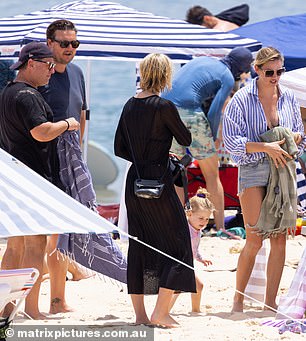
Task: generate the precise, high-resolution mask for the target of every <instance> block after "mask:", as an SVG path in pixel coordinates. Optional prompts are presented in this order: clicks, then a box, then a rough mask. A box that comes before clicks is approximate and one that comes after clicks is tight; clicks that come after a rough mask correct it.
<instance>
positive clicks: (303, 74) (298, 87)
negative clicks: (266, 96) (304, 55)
mask: <svg viewBox="0 0 306 341" xmlns="http://www.w3.org/2000/svg"><path fill="white" fill-rule="evenodd" d="M280 83H281V84H282V85H284V86H286V87H287V88H289V89H292V90H293V92H294V94H295V96H296V98H297V100H298V101H299V103H300V106H301V107H303V108H306V67H304V68H300V69H296V70H292V71H289V72H286V73H285V74H284V75H283V76H282V77H281V79H280Z"/></svg>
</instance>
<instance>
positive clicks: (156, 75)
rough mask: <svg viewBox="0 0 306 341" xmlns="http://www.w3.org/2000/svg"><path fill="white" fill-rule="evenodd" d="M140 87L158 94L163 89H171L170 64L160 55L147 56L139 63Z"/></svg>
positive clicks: (167, 58) (164, 56) (169, 61)
mask: <svg viewBox="0 0 306 341" xmlns="http://www.w3.org/2000/svg"><path fill="white" fill-rule="evenodd" d="M139 72H140V87H141V89H142V90H152V91H153V92H154V93H159V92H161V91H163V90H164V89H165V88H167V89H171V79H172V62H171V60H170V58H169V57H167V56H166V55H164V54H160V53H151V54H148V55H147V56H146V57H144V59H143V60H142V61H141V62H140V68H139Z"/></svg>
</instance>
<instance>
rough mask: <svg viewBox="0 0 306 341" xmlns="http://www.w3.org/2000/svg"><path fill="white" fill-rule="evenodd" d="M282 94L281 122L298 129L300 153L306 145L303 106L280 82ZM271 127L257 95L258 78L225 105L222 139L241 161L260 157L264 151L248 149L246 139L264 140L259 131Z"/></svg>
mask: <svg viewBox="0 0 306 341" xmlns="http://www.w3.org/2000/svg"><path fill="white" fill-rule="evenodd" d="M278 87H279V92H280V96H279V99H278V102H277V111H278V118H279V125H280V126H282V127H286V128H289V129H291V130H292V131H293V132H299V133H300V134H301V135H302V137H303V140H302V143H301V144H300V145H299V146H298V149H299V153H300V154H301V153H302V152H303V150H304V147H305V145H306V137H305V134H304V126H303V123H302V118H301V113H300V106H299V104H298V102H297V100H296V98H295V96H294V94H293V92H292V91H291V90H289V89H287V88H285V87H283V86H281V85H278ZM267 129H268V126H267V120H266V117H265V113H264V110H263V107H262V104H261V103H260V101H259V97H258V87H257V78H255V79H253V80H252V81H251V82H250V84H249V85H247V86H246V87H244V88H242V89H240V90H239V91H237V92H236V93H235V95H234V96H233V98H232V99H231V101H230V102H229V103H228V105H227V106H226V109H225V112H224V118H223V132H222V134H223V140H224V145H225V149H226V150H227V151H228V152H229V153H230V154H231V157H232V159H233V160H234V162H236V163H237V164H238V165H243V164H247V163H250V162H254V161H257V160H259V159H261V158H263V157H264V156H265V153H264V152H258V153H247V152H246V143H247V142H261V139H260V135H261V134H263V133H264V132H266V131H267Z"/></svg>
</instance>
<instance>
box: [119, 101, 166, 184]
mask: <svg viewBox="0 0 306 341" xmlns="http://www.w3.org/2000/svg"><path fill="white" fill-rule="evenodd" d="M160 101H161V99H160V98H159V101H158V104H157V106H156V108H155V111H154V116H153V119H152V124H153V123H154V122H155V119H156V113H157V110H158V108H159V104H160ZM123 122H124V126H125V130H126V134H127V138H128V141H129V145H130V150H131V154H132V158H133V163H134V165H135V169H136V174H137V176H138V178H139V179H141V176H140V173H139V170H138V167H137V164H136V158H135V154H134V151H133V147H132V143H131V139H130V134H129V131H128V128H127V124H126V121H125V118H124V119H123ZM169 165H170V161H169V160H168V164H167V167H166V170H165V172H164V174H163V175H162V177H161V178H160V181H162V180H163V178H164V177H165V175H166V173H167V170H168V168H169Z"/></svg>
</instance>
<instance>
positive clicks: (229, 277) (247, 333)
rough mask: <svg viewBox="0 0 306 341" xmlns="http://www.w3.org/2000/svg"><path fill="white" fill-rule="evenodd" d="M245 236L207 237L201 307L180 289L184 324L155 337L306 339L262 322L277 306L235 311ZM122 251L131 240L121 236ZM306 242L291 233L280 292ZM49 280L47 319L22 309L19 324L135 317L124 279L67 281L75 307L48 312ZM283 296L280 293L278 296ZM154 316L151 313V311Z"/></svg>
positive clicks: (105, 322) (110, 322) (122, 321)
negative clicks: (195, 306) (194, 305)
mask: <svg viewBox="0 0 306 341" xmlns="http://www.w3.org/2000/svg"><path fill="white" fill-rule="evenodd" d="M244 242H245V241H244V240H241V241H237V240H229V239H226V240H224V239H220V238H219V237H203V238H202V239H201V244H200V248H201V252H202V253H203V254H204V255H205V258H207V259H211V260H212V262H213V265H212V266H210V267H204V265H203V264H200V263H196V264H195V267H196V271H197V273H198V274H199V276H200V277H201V278H202V280H203V282H204V285H205V288H204V291H203V296H202V311H203V312H202V313H200V314H197V315H195V314H191V313H190V310H191V300H190V294H181V295H180V297H179V298H178V300H177V302H176V304H175V306H174V308H173V311H172V312H173V317H174V318H175V319H176V320H177V321H178V322H179V324H180V326H179V327H178V328H175V329H162V328H154V340H158V341H159V340H167V341H169V340H218V341H219V340H235V341H238V340H302V339H303V340H305V339H306V334H300V335H297V334H294V333H291V332H285V333H284V334H283V335H279V333H278V329H277V328H275V327H270V326H262V325H261V323H262V322H263V321H266V320H272V319H273V318H274V316H275V314H274V313H273V312H267V311H263V310H262V307H261V306H260V304H258V303H256V302H255V303H252V304H248V305H247V306H246V309H245V311H244V313H231V305H232V298H233V295H234V288H235V275H236V271H235V269H236V265H237V259H238V256H239V253H232V252H231V250H233V248H234V249H236V250H238V251H239V250H240V249H241V248H242V246H243V244H244ZM119 245H120V247H121V248H122V250H123V252H126V250H127V242H124V241H120V242H119ZM305 247H306V237H304V236H301V235H300V236H296V237H294V238H292V237H289V240H288V243H287V255H286V265H285V267H284V272H283V276H282V280H281V284H280V288H279V294H286V292H287V290H288V288H289V286H290V283H291V281H292V278H293V276H294V273H295V270H296V266H297V263H298V261H299V259H300V257H301V255H302V252H303V250H304V248H305ZM49 285H50V283H49V280H46V281H44V282H43V283H42V288H41V297H40V308H41V311H42V312H43V313H45V314H47V315H48V319H47V320H45V321H33V320H32V321H31V320H29V319H27V318H24V316H23V315H22V314H21V313H18V314H17V315H16V317H15V322H14V324H15V325H19V324H20V325H21V326H24V327H25V326H27V325H39V324H40V325H43V326H45V327H47V326H48V325H58V327H59V328H60V327H61V326H62V325H79V326H80V325H91V326H94V327H97V328H100V329H101V328H103V329H101V330H111V329H112V328H113V326H115V327H118V326H123V327H125V326H127V325H132V324H133V322H134V313H133V309H132V305H131V302H130V298H129V296H128V294H127V290H126V286H125V285H120V284H119V285H118V284H116V283H115V282H114V281H111V280H109V279H108V278H101V277H99V276H94V277H91V278H88V279H83V280H81V281H71V280H69V281H67V286H66V292H67V302H68V304H70V305H71V306H72V307H73V308H74V309H75V311H74V312H70V313H65V314H56V315H50V314H48V310H49ZM278 298H279V296H278ZM155 300H156V296H147V297H146V307H147V311H148V313H149V314H150V313H151V311H152V309H153V306H154V303H155ZM149 316H150V315H149Z"/></svg>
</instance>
